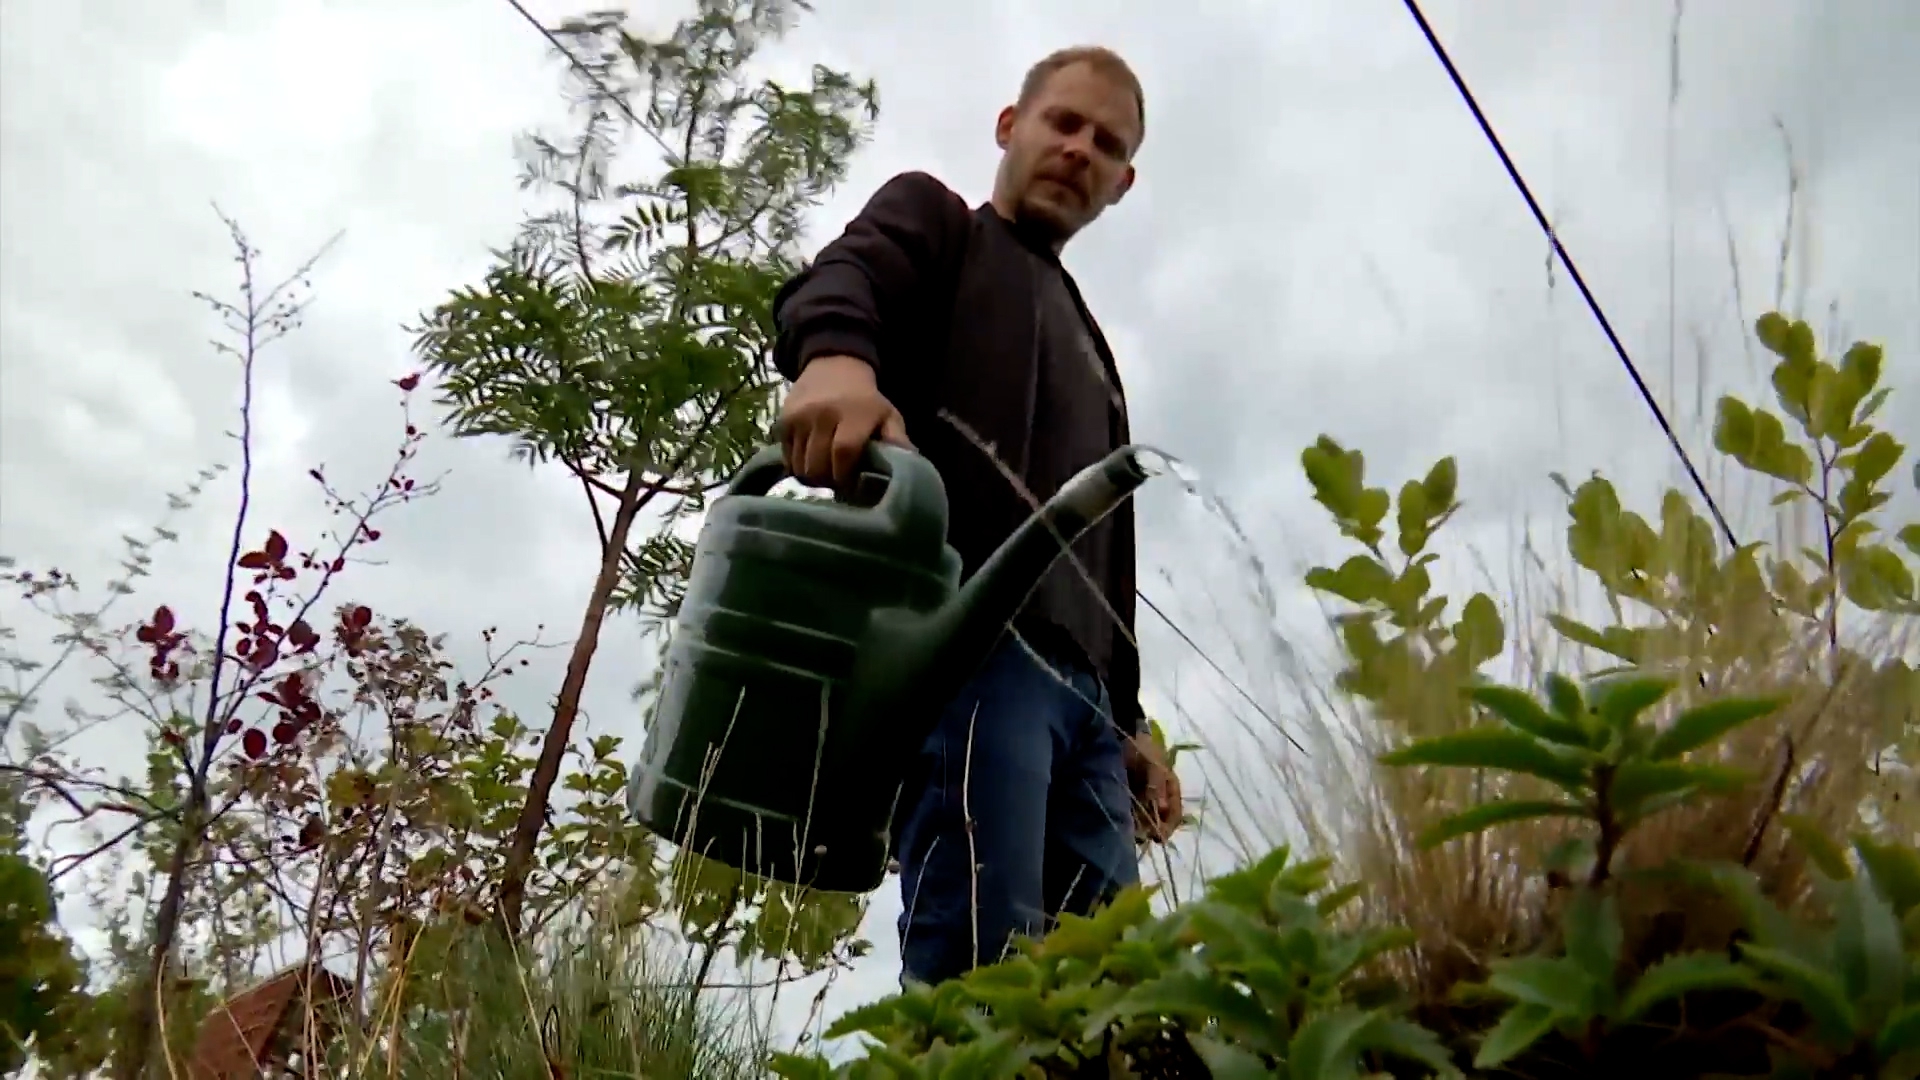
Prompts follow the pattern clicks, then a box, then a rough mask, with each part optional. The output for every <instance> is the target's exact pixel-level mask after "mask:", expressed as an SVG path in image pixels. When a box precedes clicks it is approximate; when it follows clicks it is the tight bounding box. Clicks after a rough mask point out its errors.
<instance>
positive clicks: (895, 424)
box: [880, 409, 913, 450]
mask: <svg viewBox="0 0 1920 1080" xmlns="http://www.w3.org/2000/svg"><path fill="white" fill-rule="evenodd" d="M880 441H881V442H889V443H892V444H893V445H895V446H904V447H906V448H907V449H908V450H911V449H913V443H911V442H909V441H908V440H907V422H906V420H905V419H903V418H902V417H901V415H900V412H899V410H897V409H894V410H889V411H888V413H887V418H886V419H885V420H882V421H881V422H880Z"/></svg>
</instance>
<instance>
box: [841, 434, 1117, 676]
mask: <svg viewBox="0 0 1920 1080" xmlns="http://www.w3.org/2000/svg"><path fill="white" fill-rule="evenodd" d="M1152 453H1154V452H1153V451H1151V450H1147V449H1146V448H1144V447H1139V446H1123V447H1121V448H1120V449H1118V450H1115V451H1113V452H1112V453H1110V454H1108V455H1107V456H1106V457H1105V458H1103V459H1101V460H1100V461H1098V462H1096V463H1094V464H1093V465H1090V466H1088V467H1087V468H1085V469H1083V470H1081V471H1080V472H1079V473H1078V474H1077V475H1075V476H1074V477H1073V479H1071V480H1069V481H1067V482H1066V484H1065V485H1063V486H1062V487H1061V488H1060V490H1059V491H1058V492H1057V493H1056V494H1055V495H1054V496H1053V498H1051V499H1049V500H1047V502H1046V504H1045V505H1043V506H1042V507H1041V508H1040V509H1039V510H1038V511H1037V512H1035V513H1034V514H1033V515H1032V516H1031V517H1029V518H1027V519H1026V520H1025V521H1024V522H1022V523H1021V524H1020V526H1019V527H1018V528H1016V529H1015V530H1014V531H1013V534H1012V535H1011V536H1009V537H1008V538H1007V540H1006V542H1005V543H1003V544H1001V545H1000V547H999V548H998V549H997V550H996V551H994V553H993V554H991V555H989V556H988V557H987V559H986V561H985V562H984V563H982V564H981V566H980V568H979V569H978V570H977V571H975V572H974V574H973V576H972V578H970V579H969V580H968V581H967V583H966V584H965V585H963V586H962V587H961V588H960V590H959V592H958V593H956V594H955V595H954V596H953V598H952V599H951V600H949V601H948V602H947V603H945V604H943V605H942V606H941V607H940V608H939V609H937V610H935V611H933V612H929V613H926V614H924V615H921V616H919V617H918V619H917V620H916V621H917V622H918V623H919V625H918V626H907V625H901V626H876V627H875V630H876V633H877V634H881V635H891V634H898V635H900V636H901V637H903V638H912V639H918V643H919V647H918V648H910V649H907V650H906V651H908V652H910V653H913V654H917V655H916V661H917V662H915V663H910V664H906V665H904V666H903V668H904V669H903V668H896V669H895V670H896V672H898V674H897V676H896V678H897V679H898V680H899V681H897V682H895V683H894V685H896V686H899V687H900V688H901V689H902V690H903V691H906V692H909V693H911V694H912V696H913V697H915V698H916V699H917V700H916V701H915V702H914V705H915V708H916V711H918V710H924V709H926V708H928V707H932V708H938V707H939V703H941V702H944V701H945V700H947V699H949V698H951V697H952V696H953V695H954V694H957V693H959V692H960V690H961V689H962V687H963V686H964V685H965V682H966V679H967V678H969V677H970V676H971V675H972V674H973V672H974V671H976V670H977V669H978V668H979V666H980V665H981V664H982V663H984V662H985V660H986V658H987V656H988V654H990V653H991V652H992V651H993V648H994V646H995V645H996V644H998V643H999V641H1000V638H1001V636H1002V635H1003V634H1005V633H1006V630H1007V627H1008V625H1009V624H1010V623H1012V622H1013V620H1014V618H1015V616H1017V615H1018V614H1019V613H1020V609H1021V608H1022V607H1024V606H1025V605H1026V602H1027V599H1028V597H1030V596H1031V595H1032V594H1033V591H1034V589H1036V588H1037V587H1038V586H1039V584H1040V581H1041V579H1042V578H1044V577H1045V576H1046V574H1047V571H1048V570H1050V569H1051V568H1052V567H1053V564H1054V561H1055V560H1056V559H1059V558H1060V557H1061V556H1062V555H1063V554H1064V553H1065V552H1066V550H1067V549H1068V547H1070V546H1071V545H1072V544H1073V542H1074V541H1075V540H1077V539H1079V538H1080V537H1081V536H1082V535H1083V534H1084V533H1086V531H1087V530H1088V529H1091V528H1092V527H1093V526H1094V525H1096V524H1098V523H1099V522H1100V520H1101V519H1102V518H1104V517H1106V516H1107V515H1108V514H1110V513H1112V512H1113V511H1114V510H1115V509H1117V508H1118V507H1119V506H1120V504H1121V503H1122V502H1125V501H1126V499H1127V497H1128V496H1130V495H1132V494H1133V492H1134V491H1135V490H1136V489H1137V488H1139V487H1140V485H1141V484H1143V483H1145V482H1146V481H1147V480H1148V479H1149V478H1150V477H1151V476H1152V475H1153V472H1152V471H1150V470H1149V468H1148V465H1147V462H1146V461H1145V460H1144V456H1145V455H1150V454H1152ZM884 652H885V650H882V651H881V654H883V653H884ZM876 655H879V654H876ZM895 655H896V656H897V655H898V653H895ZM889 681H893V680H885V679H875V680H873V682H872V683H869V684H868V685H881V684H884V683H886V682H889ZM903 684H904V685H903ZM909 687H910V689H909Z"/></svg>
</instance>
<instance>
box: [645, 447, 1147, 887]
mask: <svg viewBox="0 0 1920 1080" xmlns="http://www.w3.org/2000/svg"><path fill="white" fill-rule="evenodd" d="M1142 453H1152V451H1144V450H1143V448H1139V447H1132V446H1129V447H1123V448H1121V449H1119V450H1116V451H1114V452H1113V453H1112V454H1110V455H1108V457H1107V458H1106V459H1105V460H1103V461H1101V462H1099V463H1097V464H1095V465H1093V466H1090V467H1089V468H1087V469H1086V470H1084V471H1083V472H1081V473H1080V474H1079V475H1078V476H1076V477H1075V478H1074V479H1072V480H1071V481H1069V482H1068V483H1067V484H1066V485H1065V486H1064V487H1062V488H1061V489H1060V491H1059V493H1058V494H1057V495H1055V496H1054V497H1053V498H1052V499H1051V500H1050V501H1048V503H1047V504H1046V505H1045V506H1044V507H1042V508H1041V509H1040V511H1039V512H1038V513H1036V514H1035V515H1034V516H1033V517H1031V518H1029V519H1028V520H1027V521H1026V522H1024V523H1023V524H1022V525H1021V526H1020V527H1019V528H1018V529H1016V530H1015V531H1014V533H1013V535H1012V536H1011V537H1009V538H1008V539H1007V542H1006V543H1005V544H1003V545H1002V546H1001V547H1000V549H999V550H998V551H996V552H994V553H993V554H992V555H991V556H990V557H989V558H988V559H987V560H986V562H985V563H984V564H983V565H982V566H981V567H980V569H979V571H978V572H977V573H976V574H974V575H973V577H972V578H971V579H970V580H968V581H967V583H966V584H965V585H961V584H960V556H959V554H958V553H957V552H956V551H954V549H953V548H952V547H951V546H949V545H948V544H947V492H946V488H945V487H944V486H943V485H942V484H941V482H940V474H939V473H938V472H937V471H936V470H935V469H934V467H933V465H932V464H931V463H930V462H928V461H927V460H926V459H925V458H923V457H921V456H920V455H919V454H916V453H914V452H913V451H911V450H905V449H901V448H899V447H895V446H890V445H886V444H882V443H873V444H871V445H869V447H868V448H867V450H866V453H865V458H864V460H863V462H862V466H861V470H862V477H861V484H860V485H859V488H858V489H857V490H859V491H861V492H862V493H863V494H864V495H866V496H868V497H863V498H857V499H855V500H850V501H834V502H828V501H826V500H803V499H786V498H778V497H774V496H771V495H769V494H768V492H769V491H770V490H771V489H772V488H773V486H774V485H775V484H777V483H779V482H780V481H781V480H784V479H786V478H787V476H788V472H787V468H786V465H785V463H784V461H783V458H782V453H781V448H780V447H779V446H769V447H766V448H764V449H762V450H761V451H759V452H758V453H757V454H755V455H754V457H753V458H752V459H751V460H749V461H748V462H747V464H746V465H745V467H744V468H742V469H741V471H740V472H739V474H738V475H736V476H735V477H734V478H733V481H732V482H731V483H730V484H729V485H728V487H727V491H726V494H725V495H724V496H722V497H721V498H719V499H717V500H716V501H715V502H714V504H713V506H712V508H711V509H710V510H709V512H708V514H707V520H706V525H705V527H704V528H703V529H702V530H701V533H700V540H699V544H698V545H697V546H696V548H695V549H694V559H693V572H692V574H691V576H690V577H689V579H688V581H687V590H686V596H685V599H684V600H683V601H682V602H681V605H680V611H679V614H678V615H677V616H676V618H675V620H674V629H673V635H672V638H671V642H670V644H669V645H668V647H667V653H666V657H665V670H664V672H663V673H662V678H661V683H660V691H659V697H658V705H657V708H656V711H655V713H654V717H653V722H652V723H651V725H649V727H648V730H647V737H646V742H645V744H644V745H643V747H642V749H641V754H640V760H639V762H638V764H636V765H635V766H634V769H633V773H632V775H631V776H630V777H629V778H628V782H627V805H628V808H629V810H630V811H631V812H632V813H633V815H634V817H635V818H636V819H637V820H639V821H640V822H641V823H642V824H644V825H646V826H647V827H648V828H649V829H651V830H653V831H654V832H656V833H658V834H660V835H662V836H664V837H667V838H668V839H670V840H673V841H674V842H675V843H677V844H679V845H680V847H681V848H682V849H683V850H689V851H694V852H698V853H699V854H701V855H703V856H705V857H707V858H710V859H715V860H718V861H719V862H722V863H725V864H726V865H728V866H732V867H734V868H736V869H740V870H745V871H748V872H751V873H754V874H758V875H760V876H763V877H768V878H772V879H774V880H777V881H785V882H790V883H794V884H800V885H806V886H810V887H812V888H817V889H826V890H831V891H835V892H866V891H869V890H871V889H874V888H877V887H878V886H879V885H880V883H881V882H882V881H883V880H885V877H886V867H887V858H888V852H887V849H888V844H887V840H888V830H889V827H890V825H891V823H892V817H893V810H894V804H895V801H896V800H897V799H898V797H899V794H900V789H901V786H902V784H903V783H904V782H905V779H906V776H907V771H908V768H909V765H910V764H911V761H912V759H913V755H914V754H915V752H917V751H918V750H919V748H920V746H921V745H922V744H923V743H924V742H925V740H926V738H927V736H928V735H929V734H930V733H931V732H932V730H933V727H934V725H935V724H936V722H937V721H938V719H939V715H940V711H941V708H942V706H944V705H945V704H946V703H947V702H948V701H949V700H951V698H952V697H953V696H954V695H955V694H957V693H959V692H960V690H961V689H962V688H964V687H965V685H966V683H967V681H968V679H970V678H971V677H972V675H973V674H974V673H975V672H976V671H977V670H978V669H979V667H980V666H981V665H982V664H983V663H984V662H985V660H986V658H987V656H988V654H989V653H990V652H991V651H992V649H993V648H994V646H995V645H996V644H997V643H998V642H999V640H1000V637H1001V635H1002V634H1003V633H1004V632H1005V631H1006V629H1007V624H1008V623H1009V622H1010V621H1011V620H1012V619H1013V617H1014V616H1015V615H1016V614H1018V612H1019V610H1020V608H1021V607H1022V606H1023V605H1024V604H1025V603H1026V600H1027V597H1028V595H1029V594H1031V593H1032V592H1033V589H1034V587H1035V586H1036V585H1038V584H1039V582H1040V579H1041V576H1042V575H1044V574H1045V573H1046V572H1047V570H1048V568H1049V567H1051V566H1052V565H1053V561H1054V559H1055V558H1057V557H1058V556H1059V555H1060V554H1061V552H1062V551H1063V550H1064V549H1065V546H1066V545H1067V544H1070V543H1072V542H1073V541H1074V540H1075V539H1076V538H1077V537H1079V536H1080V534H1082V533H1083V532H1085V531H1086V530H1087V528H1088V527H1090V526H1091V525H1093V524H1094V523H1095V522H1097V521H1099V520H1100V519H1101V518H1103V517H1105V516H1106V515H1107V514H1108V513H1109V512H1111V511H1112V510H1113V509H1114V508H1115V507H1117V506H1119V505H1120V503H1121V502H1122V501H1123V500H1124V499H1125V498H1126V497H1127V496H1128V495H1130V494H1132V493H1133V491H1134V489H1136V488H1138V487H1139V486H1140V485H1141V484H1142V483H1143V482H1145V481H1146V479H1147V478H1148V476H1149V475H1150V474H1149V472H1148V470H1147V468H1146V466H1145V465H1144V464H1143V462H1142V460H1141V455H1142ZM882 486H884V490H881V489H882Z"/></svg>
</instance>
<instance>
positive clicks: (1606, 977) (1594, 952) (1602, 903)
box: [1564, 889, 1622, 991]
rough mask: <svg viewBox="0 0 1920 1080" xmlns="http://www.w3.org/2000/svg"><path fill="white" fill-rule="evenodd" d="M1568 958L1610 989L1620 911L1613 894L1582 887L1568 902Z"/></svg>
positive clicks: (1617, 961)
mask: <svg viewBox="0 0 1920 1080" xmlns="http://www.w3.org/2000/svg"><path fill="white" fill-rule="evenodd" d="M1564 929H1565V934H1566V939H1567V957H1568V958H1569V959H1571V960H1572V961H1573V962H1574V963H1576V964H1578V965H1579V966H1580V970H1581V971H1584V972H1585V973H1586V974H1587V977H1588V978H1590V979H1592V980H1593V982H1594V985H1595V986H1597V987H1601V988H1604V989H1605V990H1607V991H1611V990H1612V989H1613V986H1614V979H1615V973H1616V972H1617V971H1618V970H1619V967H1620V945H1621V940H1622V931H1621V928H1620V910H1619V908H1618V906H1617V905H1616V904H1615V902H1614V899H1613V897H1611V896H1604V895H1602V894H1601V893H1600V892H1599V891H1598V890H1596V889H1581V890H1579V891H1578V892H1576V893H1574V895H1573V899H1572V900H1571V901H1569V902H1568V904H1567V912H1566V916H1565V927H1564Z"/></svg>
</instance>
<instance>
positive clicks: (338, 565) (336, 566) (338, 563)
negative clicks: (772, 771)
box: [327, 558, 347, 574]
mask: <svg viewBox="0 0 1920 1080" xmlns="http://www.w3.org/2000/svg"><path fill="white" fill-rule="evenodd" d="M346 568H347V560H346V559H344V558H341V559H335V560H333V565H332V566H329V567H327V569H328V570H330V571H332V572H333V573H336V574H337V573H339V572H340V571H342V570H345V569H346Z"/></svg>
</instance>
